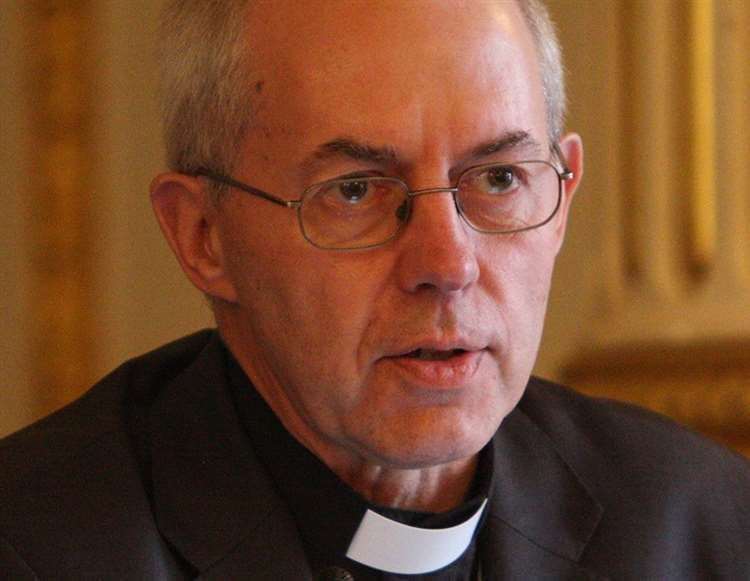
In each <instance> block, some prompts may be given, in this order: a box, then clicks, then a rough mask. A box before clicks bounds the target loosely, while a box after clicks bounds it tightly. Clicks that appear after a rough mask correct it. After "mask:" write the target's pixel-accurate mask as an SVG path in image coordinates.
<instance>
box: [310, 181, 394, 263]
mask: <svg viewBox="0 0 750 581" xmlns="http://www.w3.org/2000/svg"><path fill="white" fill-rule="evenodd" d="M406 203H407V189H406V186H405V185H404V184H403V183H402V182H400V181H399V180H396V179H393V178H381V177H363V178H353V179H342V180H331V181H329V182H325V183H322V184H319V185H317V186H314V187H313V188H311V189H310V190H308V191H307V192H306V193H305V195H304V201H303V203H302V207H301V208H300V222H301V224H302V230H303V232H304V234H305V236H306V237H307V239H308V240H309V241H310V242H312V243H313V244H315V245H316V246H319V247H321V248H331V249H354V248H367V247H369V246H377V245H378V244H382V243H383V242H386V241H387V240H389V239H390V238H391V237H393V236H394V235H395V234H396V232H398V230H399V228H400V227H401V225H402V224H403V220H404V217H405V213H404V211H403V207H404V204H406Z"/></svg>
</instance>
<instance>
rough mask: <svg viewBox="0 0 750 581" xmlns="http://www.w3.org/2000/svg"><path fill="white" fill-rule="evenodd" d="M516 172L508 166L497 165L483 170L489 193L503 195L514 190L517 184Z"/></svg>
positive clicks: (517, 176)
mask: <svg viewBox="0 0 750 581" xmlns="http://www.w3.org/2000/svg"><path fill="white" fill-rule="evenodd" d="M518 174H519V172H518V170H517V169H516V168H515V167H513V166H510V165H498V166H495V167H491V168H488V169H487V170H485V176H486V177H485V179H486V181H487V184H486V187H487V191H488V192H489V193H495V194H496V193H503V192H506V191H509V190H512V189H514V188H515V187H516V186H517V185H518V184H517V181H518V179H519V177H520V176H519V175H518Z"/></svg>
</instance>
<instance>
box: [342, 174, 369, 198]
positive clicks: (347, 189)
mask: <svg viewBox="0 0 750 581" xmlns="http://www.w3.org/2000/svg"><path fill="white" fill-rule="evenodd" d="M369 191H370V182H368V181H366V180H351V181H345V182H340V183H339V185H338V192H339V194H341V197H342V198H343V199H344V201H346V202H348V203H350V204H357V203H359V202H361V201H362V199H363V198H364V197H365V196H366V195H367V194H368V192H369Z"/></svg>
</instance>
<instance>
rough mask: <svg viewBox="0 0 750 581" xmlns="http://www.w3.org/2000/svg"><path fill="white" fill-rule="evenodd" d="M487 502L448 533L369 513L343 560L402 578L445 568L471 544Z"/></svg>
mask: <svg viewBox="0 0 750 581" xmlns="http://www.w3.org/2000/svg"><path fill="white" fill-rule="evenodd" d="M486 505H487V499H485V500H484V502H483V503H482V505H481V506H480V507H479V509H478V510H477V512H476V513H474V515H473V516H472V517H471V518H469V519H468V520H467V521H465V522H463V523H461V524H459V525H456V526H453V527H449V528H447V529H422V528H418V527H412V526H409V525H405V524H402V523H400V522H396V521H393V520H391V519H389V518H386V517H384V516H382V515H380V514H378V513H376V512H373V511H371V510H368V511H367V512H366V513H365V516H364V517H362V522H361V523H360V524H359V528H358V529H357V532H356V533H354V538H353V539H352V542H351V544H350V545H349V550H348V551H347V553H346V556H347V557H348V558H350V559H351V560H352V561H356V562H358V563H361V564H362V565H367V566H368V567H372V568H373V569H379V570H380V571H386V572H388V573H399V574H402V575H417V574H420V573H431V572H432V571H437V570H438V569H442V568H443V567H447V566H448V565H450V564H451V563H452V562H453V561H455V560H456V559H458V558H459V557H460V556H461V555H462V554H463V553H464V551H465V550H466V549H467V548H468V546H469V545H470V544H471V539H472V538H473V536H474V531H475V530H476V528H477V525H478V524H479V519H480V518H481V516H482V512H483V511H484V507H485V506H486Z"/></svg>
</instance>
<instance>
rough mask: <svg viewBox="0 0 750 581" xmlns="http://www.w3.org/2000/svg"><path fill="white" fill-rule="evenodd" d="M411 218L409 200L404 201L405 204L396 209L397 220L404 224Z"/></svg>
mask: <svg viewBox="0 0 750 581" xmlns="http://www.w3.org/2000/svg"><path fill="white" fill-rule="evenodd" d="M408 217H409V200H408V199H407V200H404V203H403V204H401V205H400V206H399V207H398V208H396V219H397V220H398V221H399V222H401V223H403V222H406V220H407V218H408Z"/></svg>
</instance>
